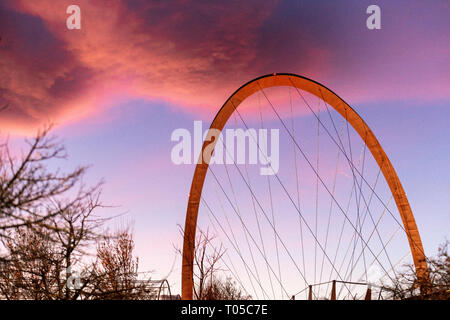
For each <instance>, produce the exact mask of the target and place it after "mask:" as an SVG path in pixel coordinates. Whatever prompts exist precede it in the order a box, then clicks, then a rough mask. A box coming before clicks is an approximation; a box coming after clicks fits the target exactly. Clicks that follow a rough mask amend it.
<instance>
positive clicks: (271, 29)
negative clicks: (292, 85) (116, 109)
mask: <svg viewBox="0 0 450 320" xmlns="http://www.w3.org/2000/svg"><path fill="white" fill-rule="evenodd" d="M70 4H72V3H71V2H70V1H65V0H64V1H57V2H55V1H51V0H42V1H22V0H21V1H6V2H5V3H4V4H3V5H2V6H0V30H1V32H2V34H1V35H0V36H1V37H2V41H1V42H0V55H1V59H0V72H1V74H2V77H1V79H0V105H6V104H8V105H9V108H8V110H7V111H3V112H2V114H1V117H0V127H1V128H2V131H3V132H4V131H7V132H16V133H27V132H30V131H32V130H34V129H35V128H36V127H37V126H39V125H41V124H42V123H44V122H48V121H53V122H57V123H60V124H63V123H66V122H68V121H74V120H77V119H79V118H80V117H84V116H89V115H92V114H93V113H97V112H101V110H102V109H103V108H106V107H108V106H111V105H113V104H114V102H116V101H117V99H127V98H136V97H138V98H148V99H160V100H166V101H169V102H171V103H172V104H173V105H174V106H175V107H177V108H181V109H182V110H183V111H185V112H195V113H200V112H203V111H204V110H205V108H207V109H209V110H211V109H212V110H216V109H218V107H219V106H220V105H221V104H222V103H223V102H224V101H225V100H226V98H227V96H228V95H229V94H230V93H232V92H233V91H234V90H235V89H237V88H238V87H239V86H240V85H241V84H242V83H244V82H246V81H248V80H250V79H252V78H254V77H257V76H260V75H262V74H266V73H272V72H293V73H299V74H302V75H305V76H309V77H311V78H313V79H315V80H318V81H320V82H322V83H324V84H325V85H327V86H329V87H330V88H331V89H333V90H334V91H336V92H338V93H339V94H340V95H341V96H342V97H343V98H344V99H346V100H348V101H350V102H351V103H352V102H355V103H357V102H361V101H376V100H381V101H382V100H386V99H402V100H414V99H420V100H424V99H425V100H433V99H448V98H449V96H450V92H449V89H448V88H449V87H450V81H449V72H448V63H447V62H446V59H447V58H448V56H449V53H450V52H449V45H448V44H449V43H450V42H449V41H448V40H449V39H448V34H449V32H447V31H449V30H448V22H447V20H446V19H445V15H444V14H443V13H442V12H443V11H445V9H446V8H447V9H448V2H445V1H442V2H439V1H438V2H437V4H438V5H436V6H435V7H434V8H431V9H430V8H427V7H426V6H425V5H417V7H415V8H414V10H413V9H411V10H409V11H407V12H406V13H405V12H404V10H403V11H402V6H401V2H399V3H398V4H397V5H396V6H394V5H392V4H389V2H386V3H385V4H382V7H383V8H386V9H390V10H383V20H382V26H383V28H382V30H379V31H375V32H374V31H368V30H367V29H366V28H365V19H366V17H367V15H366V14H365V7H364V6H365V5H366V4H365V3H364V1H361V2H358V4H354V3H353V4H351V3H349V5H348V6H339V5H337V4H336V2H333V1H330V2H328V1H324V2H321V3H320V4H312V3H311V2H309V1H303V2H296V3H295V4H293V3H292V2H290V1H287V2H261V1H245V2H244V1H226V2H216V1H195V2H191V1H182V0H179V1H143V0H138V1H132V2H128V1H121V0H114V1H108V2H104V3H102V2H100V1H95V2H94V1H87V0H80V1H77V4H78V5H79V6H80V8H81V14H82V20H81V21H82V29H81V30H67V28H66V26H65V23H66V18H67V16H68V15H67V14H66V8H67V6H68V5H70ZM367 5H368V4H367ZM366 7H367V6H366ZM384 12H386V14H384ZM393 12H396V14H397V16H396V15H394V14H393ZM419 18H420V19H419ZM414 19H415V20H414ZM411 21H415V24H414V23H411ZM446 29H447V31H446ZM376 32H378V33H376Z"/></svg>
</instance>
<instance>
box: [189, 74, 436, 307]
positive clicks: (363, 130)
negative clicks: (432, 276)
mask: <svg viewBox="0 0 450 320" xmlns="http://www.w3.org/2000/svg"><path fill="white" fill-rule="evenodd" d="M278 86H288V87H295V88H298V89H301V90H304V91H307V92H309V93H311V94H313V95H315V96H317V97H318V98H320V99H322V100H323V101H325V102H326V103H328V104H329V105H330V106H331V107H333V108H334V109H335V110H336V111H337V112H338V113H339V114H340V115H341V116H342V117H344V118H345V119H346V120H347V121H348V123H350V125H351V126H352V127H353V128H354V129H355V130H356V132H357V133H358V134H359V136H360V137H361V138H362V139H363V141H364V142H365V144H366V145H367V147H368V149H369V150H370V152H371V153H372V156H373V157H374V159H375V160H376V162H377V163H378V166H379V167H380V169H381V172H382V173H383V175H384V178H385V179H386V181H387V183H388V186H389V188H390V190H391V192H392V195H393V197H394V200H395V203H396V205H397V208H398V210H399V212H400V216H401V219H402V222H403V226H404V229H405V230H406V235H407V237H408V241H409V245H410V248H411V253H412V256H413V260H414V265H415V268H416V274H417V276H418V278H419V279H426V278H428V270H427V264H426V260H425V254H424V251H423V246H422V241H421V239H420V235H419V230H418V229H417V225H416V221H415V219H414V216H413V213H412V210H411V207H410V205H409V202H408V199H407V197H406V194H405V191H404V190H403V187H402V184H401V183H400V180H399V178H398V176H397V173H396V172H395V170H394V167H393V166H392V164H391V162H390V160H389V158H388V157H387V155H386V153H385V152H384V150H383V148H382V147H381V145H380V143H379V142H378V140H377V138H376V137H375V135H374V134H373V132H372V131H371V130H370V128H369V127H368V126H367V124H366V123H365V122H364V121H363V120H362V119H361V117H360V116H359V115H358V114H357V113H356V111H355V110H353V109H352V108H351V107H350V106H349V105H348V104H347V103H346V102H345V101H344V100H343V99H341V98H340V97H339V96H338V95H337V94H335V93H334V92H333V91H331V90H330V89H328V88H326V87H325V86H323V85H321V84H320V83H318V82H316V81H314V80H311V79H308V78H305V77H302V76H299V75H295V74H287V73H283V74H271V75H266V76H262V77H259V78H257V79H254V80H252V81H250V82H248V83H246V84H245V85H243V86H242V87H240V88H239V89H238V90H237V91H236V92H234V93H233V94H232V95H231V97H230V98H229V99H228V100H227V101H226V102H225V104H224V105H223V106H222V108H221V109H220V110H219V112H218V113H217V115H216V117H215V118H214V120H213V122H212V124H211V126H210V130H211V129H218V130H220V131H221V130H222V129H223V128H224V126H225V124H226V123H227V121H228V119H229V118H230V116H231V115H232V114H233V112H234V111H235V108H237V107H238V106H239V105H240V104H241V103H242V102H243V101H244V100H245V99H246V98H247V97H249V96H251V95H252V94H254V93H256V92H258V91H260V90H261V89H265V88H270V87H278ZM211 136H212V132H211V131H210V133H209V134H208V136H207V139H206V140H205V143H204V144H203V148H202V151H203V150H204V149H205V148H206V147H207V146H208V145H209V144H210V143H215V142H216V141H212V142H211V141H209V140H210V139H209V137H211ZM209 150H213V149H212V148H211V147H210V148H209ZM200 160H202V161H199V162H198V163H197V166H196V168H195V172H194V177H193V179H192V185H191V190H190V193H189V200H188V207H187V213H186V221H185V228H184V243H183V261H182V264H183V265H182V277H181V288H182V299H184V300H191V299H192V295H193V285H194V282H193V259H194V245H195V231H196V227H197V216H198V208H199V203H200V197H201V193H202V189H203V183H204V181H205V176H206V172H207V170H208V163H206V161H203V152H202V154H201V155H200Z"/></svg>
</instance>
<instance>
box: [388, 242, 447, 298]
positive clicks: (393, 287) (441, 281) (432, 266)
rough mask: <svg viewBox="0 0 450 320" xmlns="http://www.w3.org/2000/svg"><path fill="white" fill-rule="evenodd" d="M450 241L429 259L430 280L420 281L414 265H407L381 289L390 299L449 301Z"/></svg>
mask: <svg viewBox="0 0 450 320" xmlns="http://www.w3.org/2000/svg"><path fill="white" fill-rule="evenodd" d="M448 245H449V241H446V242H444V243H443V244H442V245H441V246H440V247H439V248H438V254H437V256H436V257H432V258H429V259H428V260H427V264H428V272H429V278H428V279H419V278H418V277H417V275H416V272H415V268H414V265H412V264H408V265H405V266H404V268H405V271H402V272H400V273H397V276H396V277H395V278H394V279H393V280H392V281H391V282H390V283H385V284H383V286H382V287H381V289H382V291H383V292H386V293H387V295H388V297H389V298H391V299H396V300H406V299H410V300H449V299H450V257H449V255H448Z"/></svg>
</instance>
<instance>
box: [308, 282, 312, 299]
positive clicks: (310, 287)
mask: <svg viewBox="0 0 450 320" xmlns="http://www.w3.org/2000/svg"><path fill="white" fill-rule="evenodd" d="M308 300H312V285H309V294H308Z"/></svg>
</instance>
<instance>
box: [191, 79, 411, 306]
mask: <svg viewBox="0 0 450 320" xmlns="http://www.w3.org/2000/svg"><path fill="white" fill-rule="evenodd" d="M291 90H292V89H291V88H290V87H289V95H288V101H289V103H287V105H288V108H287V110H288V112H284V111H283V112H284V113H282V112H281V111H280V110H282V109H278V107H277V105H276V104H275V103H274V102H273V101H271V98H270V97H269V91H270V90H266V89H263V88H260V90H259V92H258V94H257V95H255V96H256V97H257V99H258V102H257V103H256V104H257V108H254V110H253V114H252V113H251V112H247V113H246V110H245V107H246V105H241V106H240V107H239V108H235V112H234V122H231V121H230V123H228V124H227V127H234V128H242V130H244V131H246V132H248V130H249V129H251V127H250V126H249V124H248V123H254V124H257V128H258V129H269V128H271V126H273V123H275V121H278V124H277V125H276V128H277V129H279V130H280V131H282V132H283V133H280V137H283V138H284V139H282V140H281V142H280V144H281V143H284V144H289V145H290V148H289V150H290V152H289V153H290V156H289V158H290V159H291V164H290V169H289V170H290V173H291V174H287V175H286V173H285V172H284V171H283V170H286V167H287V165H283V166H280V172H275V170H274V168H273V167H272V164H270V165H269V166H268V168H269V169H271V170H272V171H273V172H272V173H273V174H272V175H267V176H265V177H261V176H259V175H258V174H257V173H256V172H255V171H257V170H255V169H254V168H252V165H251V164H248V163H247V162H246V163H244V164H242V163H237V161H236V159H235V158H234V157H233V156H232V154H233V153H234V152H235V150H228V148H227V144H226V143H225V141H224V139H223V137H222V136H221V138H220V140H219V141H218V142H217V144H216V148H217V145H218V144H220V145H221V147H222V150H223V152H224V153H223V155H222V158H223V159H222V160H223V162H224V164H223V165H219V164H210V166H209V169H208V173H207V177H206V181H205V187H204V191H203V193H202V196H201V203H200V211H202V210H203V212H206V213H205V214H204V215H203V214H201V213H200V214H199V217H201V216H207V217H208V220H204V221H202V219H201V218H200V222H199V224H198V228H200V229H202V228H206V227H207V226H208V225H212V226H213V229H214V231H215V232H216V234H217V236H218V240H219V241H221V242H222V243H223V244H224V246H225V247H226V248H227V251H226V254H225V255H224V258H223V264H224V266H225V268H224V269H225V270H226V272H225V273H224V276H227V274H228V276H231V277H232V278H233V279H235V280H236V282H237V284H238V286H239V287H241V288H242V289H243V291H244V292H245V293H246V294H248V295H251V296H252V297H253V298H264V299H267V298H273V299H288V298H291V297H292V296H296V298H297V299H298V298H306V297H307V295H308V290H304V288H306V287H308V286H310V285H313V286H314V290H313V291H312V296H313V298H314V299H320V298H327V297H328V298H329V296H330V287H329V285H330V283H331V282H332V280H338V281H339V283H340V291H339V296H342V293H343V291H344V292H345V293H344V296H343V297H344V298H348V299H354V298H357V297H361V295H362V294H363V293H362V291H361V290H362V289H361V286H358V284H359V283H360V282H364V283H367V284H369V283H372V284H373V285H375V283H376V281H377V279H380V278H387V279H390V278H392V277H393V275H395V269H396V267H395V264H393V263H392V258H391V255H392V254H391V253H390V252H389V250H388V249H389V248H392V247H395V248H393V252H394V255H395V253H396V252H397V251H396V250H398V246H399V245H397V244H395V245H394V240H395V239H398V235H399V234H401V232H399V230H400V231H401V230H403V231H404V228H402V225H401V224H400V227H398V224H399V222H398V220H397V219H396V217H395V215H394V213H393V212H392V211H394V209H393V208H389V207H390V205H391V199H392V197H391V195H390V193H389V190H388V189H387V185H386V183H385V181H384V180H382V179H379V176H380V171H381V170H380V168H379V167H378V166H375V165H374V159H373V158H371V157H370V156H369V153H368V152H367V146H366V145H365V140H364V139H362V141H361V139H359V145H360V146H358V143H356V142H355V141H357V139H356V138H359V137H357V136H356V133H355V132H354V130H351V128H350V127H349V125H348V122H347V121H346V118H345V117H340V118H341V119H342V124H341V125H340V129H338V125H337V123H336V120H335V118H336V115H333V114H332V111H331V110H330V108H329V107H328V105H327V103H325V102H324V101H323V99H320V98H319V99H318V103H317V108H316V110H314V108H312V107H311V105H310V102H308V101H307V98H308V94H307V93H302V92H301V91H300V90H299V89H298V88H294V90H295V91H296V92H297V94H298V98H299V99H298V100H297V101H294V99H293V97H292V92H291ZM261 97H262V98H263V99H264V100H265V103H264V107H262V106H261V101H260V99H261ZM301 102H303V104H301V108H302V110H309V114H300V115H296V114H295V110H297V109H298V108H299V106H298V105H299V104H300V103H301ZM263 111H266V112H263ZM267 111H272V113H270V114H269V112H267ZM252 115H253V116H254V118H251V116H252ZM246 116H247V117H249V118H250V119H247V120H246V119H244V118H245V117H246ZM264 118H266V119H265V120H264ZM305 119H309V124H310V125H311V127H313V125H312V124H311V123H312V122H313V121H314V122H315V125H314V127H315V134H311V135H309V136H307V137H305V136H301V133H302V131H305V129H304V127H299V126H300V125H301V124H303V123H304V122H305ZM288 120H289V122H288ZM288 123H289V125H288ZM307 126H308V125H307ZM332 132H333V134H332ZM246 139H247V140H246V141H247V142H248V143H250V141H252V140H253V143H255V144H256V146H257V152H258V155H259V156H260V157H262V158H263V160H265V162H266V163H270V162H269V159H268V151H267V150H265V151H266V152H265V151H264V150H262V149H263V148H262V147H261V145H260V141H259V139H258V137H257V136H256V137H255V136H253V135H251V134H250V135H249V136H247V137H246ZM300 141H303V144H306V145H307V146H306V147H305V146H304V145H303V146H302V143H301V142H300ZM312 145H315V148H312V147H311V146H312ZM329 145H334V150H335V152H333V156H332V157H331V156H330V154H331V151H332V150H331V151H329V150H328V151H326V150H325V149H326V148H327V147H328V146H329ZM308 148H309V149H310V150H308V151H306V149H308ZM359 148H360V150H361V151H359V152H357V153H355V150H357V149H359ZM311 150H313V151H315V154H313V155H311V154H308V152H310V151H311ZM282 151H283V152H284V151H286V150H285V149H283V150H282ZM285 153H287V152H285ZM310 153H311V152H310ZM355 155H357V156H356V157H355ZM227 156H230V158H231V159H233V161H232V162H231V163H227V161H226V158H227ZM283 157H285V158H287V156H285V154H283ZM264 158H265V159H264ZM281 158H282V156H281V155H280V159H281ZM285 158H283V159H285ZM331 159H334V160H333V161H334V164H333V165H332V166H329V167H332V169H330V168H328V164H329V162H331V161H332V160H331ZM344 170H345V171H344ZM343 171H344V172H343ZM305 172H307V173H305ZM302 175H303V178H302ZM346 175H348V176H346ZM311 176H312V177H314V179H313V180H311V181H307V180H308V178H310V177H311ZM369 179H373V181H372V182H369ZM263 180H266V182H265V183H263ZM381 181H383V183H381ZM308 184H309V185H308ZM212 190H214V192H215V193H214V194H213V195H212V192H211V191H212ZM311 190H312V191H311ZM264 193H265V194H264ZM344 195H346V197H344ZM387 195H389V198H388V197H387ZM311 203H312V205H311ZM386 213H389V215H390V217H391V218H393V219H390V220H393V221H394V224H395V225H396V226H397V228H396V230H394V233H392V230H387V229H386V230H385V228H386V225H388V224H387V223H385V222H384V220H386V218H387V217H388V216H389V215H386ZM292 214H295V215H296V216H297V218H296V220H294V219H292V216H291V217H290V218H289V219H292V221H291V222H290V223H287V222H286V221H288V215H292ZM311 218H312V219H311ZM368 222H369V223H368ZM294 224H295V225H296V228H295V230H296V235H293V234H294V232H293V229H294V228H291V227H292V225H294ZM305 231H306V233H305ZM388 233H389V234H388ZM294 237H296V238H297V240H296V241H293V238H294ZM400 242H401V241H400ZM402 248H403V249H404V250H403V251H402V254H404V252H405V250H407V249H408V248H407V246H405V241H404V239H403V247H402ZM374 266H375V267H377V268H378V269H379V270H378V271H379V273H380V274H379V275H378V278H377V279H375V280H374V279H369V278H370V277H369V273H370V272H371V270H372V269H373V267H374ZM352 282H353V283H357V284H352ZM275 287H279V288H278V289H277V290H276V289H275ZM298 292H301V293H303V292H304V293H305V296H303V295H302V296H301V297H300V296H297V293H298Z"/></svg>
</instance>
